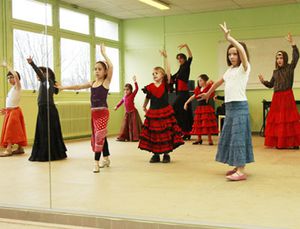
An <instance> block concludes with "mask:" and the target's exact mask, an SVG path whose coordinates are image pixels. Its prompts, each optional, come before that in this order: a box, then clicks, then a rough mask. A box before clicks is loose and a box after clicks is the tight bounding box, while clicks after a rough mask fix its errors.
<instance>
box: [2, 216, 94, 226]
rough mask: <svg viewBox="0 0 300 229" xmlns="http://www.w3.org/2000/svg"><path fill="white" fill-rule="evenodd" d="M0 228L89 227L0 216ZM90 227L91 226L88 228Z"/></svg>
mask: <svg viewBox="0 0 300 229" xmlns="http://www.w3.org/2000/svg"><path fill="white" fill-rule="evenodd" d="M0 228H3V229H89V227H74V226H65V225H57V224H50V223H36V222H30V221H22V220H9V219H2V218H0ZM90 229H91V228H90Z"/></svg>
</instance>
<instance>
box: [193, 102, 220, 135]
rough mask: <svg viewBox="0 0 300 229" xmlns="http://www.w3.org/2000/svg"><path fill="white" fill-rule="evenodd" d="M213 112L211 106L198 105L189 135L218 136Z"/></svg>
mask: <svg viewBox="0 0 300 229" xmlns="http://www.w3.org/2000/svg"><path fill="white" fill-rule="evenodd" d="M218 132H219V131H218V124H217V118H216V115H215V110H214V109H213V108H212V106H211V105H200V106H198V107H197V108H196V110H195V115H194V124H193V129H192V131H191V135H208V134H218Z"/></svg>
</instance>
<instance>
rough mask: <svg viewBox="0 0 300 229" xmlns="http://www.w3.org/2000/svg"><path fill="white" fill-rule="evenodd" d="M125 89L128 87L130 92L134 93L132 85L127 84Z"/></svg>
mask: <svg viewBox="0 0 300 229" xmlns="http://www.w3.org/2000/svg"><path fill="white" fill-rule="evenodd" d="M124 87H127V88H128V89H129V90H130V92H132V90H133V87H132V85H131V84H130V83H127V84H125V86H124Z"/></svg>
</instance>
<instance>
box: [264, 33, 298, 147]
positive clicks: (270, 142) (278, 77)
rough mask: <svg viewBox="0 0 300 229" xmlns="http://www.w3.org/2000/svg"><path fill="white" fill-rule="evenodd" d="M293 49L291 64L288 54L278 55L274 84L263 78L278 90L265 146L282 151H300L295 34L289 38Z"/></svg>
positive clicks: (267, 127) (269, 119) (269, 115)
mask: <svg viewBox="0 0 300 229" xmlns="http://www.w3.org/2000/svg"><path fill="white" fill-rule="evenodd" d="M287 40H288V42H289V43H290V44H291V46H292V48H293V59H292V61H291V63H290V64H289V63H288V54H287V53H286V52H285V51H278V52H277V54H276V57H275V58H276V61H275V67H276V69H275V70H274V71H273V76H272V78H271V80H270V81H266V80H264V78H263V76H262V75H259V79H260V81H261V82H262V84H264V85H265V86H266V87H268V88H274V94H273V98H272V103H271V107H270V111H269V113H268V116H267V122H266V129H265V146H268V147H276V148H278V149H288V148H294V149H299V145H300V115H299V112H298V110H297V106H296V102H295V98H294V94H293V91H292V87H293V82H294V70H295V68H296V65H297V62H298V59H299V50H298V48H297V46H296V44H295V43H294V41H293V38H292V36H291V34H288V36H287Z"/></svg>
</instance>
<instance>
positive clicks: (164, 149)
mask: <svg viewBox="0 0 300 229" xmlns="http://www.w3.org/2000/svg"><path fill="white" fill-rule="evenodd" d="M145 117H146V118H145V121H144V125H143V127H142V132H141V135H140V142H139V146H138V147H139V148H140V149H142V150H146V151H149V152H152V153H155V154H163V153H169V152H172V151H173V150H174V149H175V148H177V147H179V146H180V145H183V144H184V141H183V139H182V137H181V136H182V132H181V129H180V127H179V126H178V124H177V122H176V119H175V116H174V111H173V108H172V107H171V106H170V105H168V106H167V107H164V108H161V109H155V110H154V109H149V110H148V111H147V113H146V115H145Z"/></svg>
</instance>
